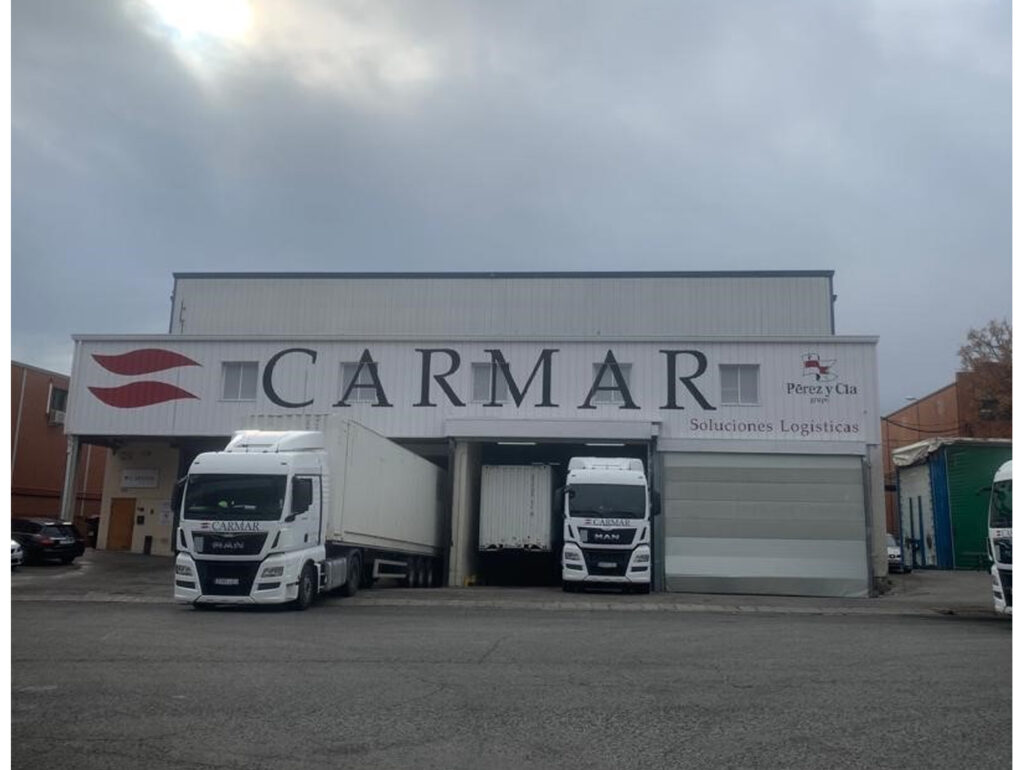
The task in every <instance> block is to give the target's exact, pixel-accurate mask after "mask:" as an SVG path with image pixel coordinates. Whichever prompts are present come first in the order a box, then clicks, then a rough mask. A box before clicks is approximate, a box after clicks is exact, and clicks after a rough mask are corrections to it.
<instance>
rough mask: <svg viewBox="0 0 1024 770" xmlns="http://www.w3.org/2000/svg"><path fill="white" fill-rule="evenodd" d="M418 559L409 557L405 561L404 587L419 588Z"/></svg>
mask: <svg viewBox="0 0 1024 770" xmlns="http://www.w3.org/2000/svg"><path fill="white" fill-rule="evenodd" d="M419 569H420V560H419V559H409V560H407V561H406V562H405V581H404V583H405V587H406V588H419V587H420V583H419V580H420V573H419Z"/></svg>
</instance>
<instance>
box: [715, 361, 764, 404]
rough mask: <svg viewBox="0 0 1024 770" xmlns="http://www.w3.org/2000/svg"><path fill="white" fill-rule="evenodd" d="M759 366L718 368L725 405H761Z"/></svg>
mask: <svg viewBox="0 0 1024 770" xmlns="http://www.w3.org/2000/svg"><path fill="white" fill-rule="evenodd" d="M760 369H761V367H760V366H758V365H757V364H722V365H721V366H719V367H718V375H719V379H720V381H721V383H722V404H723V405H743V406H747V405H757V404H759V403H760V395H759V393H758V382H757V381H758V377H759V374H760Z"/></svg>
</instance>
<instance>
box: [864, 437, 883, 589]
mask: <svg viewBox="0 0 1024 770" xmlns="http://www.w3.org/2000/svg"><path fill="white" fill-rule="evenodd" d="M867 449H868V454H867V462H868V467H869V469H870V473H869V486H870V493H871V498H870V501H865V502H866V503H868V504H869V505H870V506H871V514H872V515H871V523H872V528H871V564H872V568H873V569H872V572H873V573H874V577H875V581H876V582H877V581H878V579H879V578H884V577H885V576H886V575H888V574H889V556H888V552H887V551H886V547H885V532H886V524H885V467H884V462H883V458H882V447H880V446H879V445H878V444H869V445H868V448H867Z"/></svg>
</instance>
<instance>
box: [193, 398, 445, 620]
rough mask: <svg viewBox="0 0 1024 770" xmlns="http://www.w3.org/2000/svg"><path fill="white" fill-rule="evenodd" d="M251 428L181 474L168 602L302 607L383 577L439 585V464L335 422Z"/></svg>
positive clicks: (268, 421) (273, 421) (298, 418)
mask: <svg viewBox="0 0 1024 770" xmlns="http://www.w3.org/2000/svg"><path fill="white" fill-rule="evenodd" d="M249 422H250V425H249V429H246V430H239V431H237V432H236V433H235V435H234V437H233V438H232V439H231V441H230V442H229V443H228V445H227V447H226V448H225V449H224V450H223V451H220V452H206V453H203V454H200V455H198V456H197V457H196V458H195V460H194V461H193V462H192V465H191V467H190V468H189V472H188V476H187V479H186V481H185V488H184V491H183V494H182V502H181V509H180V526H179V527H178V530H177V533H176V538H177V548H178V554H177V557H176V560H175V566H174V571H175V575H174V597H175V599H177V600H178V601H181V602H188V603H190V604H192V605H193V606H195V607H196V608H197V609H204V608H207V607H209V606H212V605H217V604H281V603H286V602H290V603H292V604H293V606H294V607H296V608H297V609H306V608H307V607H309V605H310V604H311V603H312V602H313V600H314V599H315V598H316V597H317V595H319V594H323V593H326V592H328V591H337V592H339V593H340V594H342V595H345V596H352V595H354V594H355V593H356V591H358V590H359V588H360V587H362V586H368V585H370V584H372V583H373V582H374V581H375V580H378V579H382V578H393V579H397V580H400V581H402V582H403V583H404V584H405V585H408V586H412V587H427V586H433V585H438V584H440V582H441V566H442V564H441V559H442V542H443V531H442V527H443V524H442V515H443V505H442V477H443V471H442V470H441V469H440V468H439V467H437V466H436V465H434V464H433V463H431V462H429V461H428V460H425V459H423V458H422V457H420V456H418V455H416V454H415V453H413V452H410V451H409V450H407V449H405V448H403V447H401V446H399V445H398V444H396V443H394V442H392V441H390V440H388V439H386V438H384V437H383V436H380V435H378V434H377V433H374V432H373V431H371V430H370V429H368V428H365V427H363V426H362V425H359V424H358V423H355V422H352V421H350V420H346V419H344V418H342V417H340V416H337V415H305V416H304V415H294V416H293V415H280V416H277V415H274V416H262V417H254V418H252V420H250V421H249ZM311 427H312V428H315V429H312V430H310V429H300V428H311Z"/></svg>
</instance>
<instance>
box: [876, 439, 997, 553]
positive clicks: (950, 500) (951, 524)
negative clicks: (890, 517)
mask: <svg viewBox="0 0 1024 770" xmlns="http://www.w3.org/2000/svg"><path fill="white" fill-rule="evenodd" d="M1012 453H1013V444H1012V442H1011V441H1010V440H1009V439H996V438H939V439H934V438H933V439H926V440H924V441H918V442H917V443H915V444H911V445H909V446H905V447H901V448H900V449H897V450H896V451H895V452H893V457H892V460H893V463H894V464H895V465H896V486H897V494H898V495H899V503H900V512H899V516H900V518H899V525H898V526H899V529H898V530H897V533H898V536H899V539H900V540H902V542H903V547H904V560H905V561H906V563H908V564H910V565H911V566H913V567H914V568H915V569H917V568H920V567H937V568H938V569H974V570H980V569H986V568H987V554H986V548H985V541H986V539H987V536H988V499H989V495H988V490H989V489H990V488H991V485H992V476H993V474H995V472H996V470H997V469H998V468H999V466H1000V465H1002V464H1003V463H1004V462H1006V461H1007V460H1009V459H1010V456H1011V455H1012Z"/></svg>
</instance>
